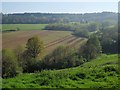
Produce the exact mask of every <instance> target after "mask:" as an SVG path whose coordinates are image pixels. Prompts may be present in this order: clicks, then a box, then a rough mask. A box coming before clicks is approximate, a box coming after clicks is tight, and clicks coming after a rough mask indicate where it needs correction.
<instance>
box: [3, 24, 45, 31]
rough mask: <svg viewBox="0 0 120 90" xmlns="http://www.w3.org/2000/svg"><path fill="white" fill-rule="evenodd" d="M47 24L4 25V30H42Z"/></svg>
mask: <svg viewBox="0 0 120 90" xmlns="http://www.w3.org/2000/svg"><path fill="white" fill-rule="evenodd" d="M46 25H47V24H2V30H3V31H5V30H41V29H43V28H44V27H45V26H46Z"/></svg>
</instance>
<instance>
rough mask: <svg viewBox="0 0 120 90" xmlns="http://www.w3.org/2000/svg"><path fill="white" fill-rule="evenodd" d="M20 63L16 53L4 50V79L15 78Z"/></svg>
mask: <svg viewBox="0 0 120 90" xmlns="http://www.w3.org/2000/svg"><path fill="white" fill-rule="evenodd" d="M18 70H20V69H19V68H18V63H17V58H16V56H15V53H14V52H13V51H12V50H11V49H3V50H2V77H3V78H7V77H14V76H16V74H17V73H18Z"/></svg>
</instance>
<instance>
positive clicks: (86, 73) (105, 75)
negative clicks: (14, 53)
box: [3, 55, 120, 88]
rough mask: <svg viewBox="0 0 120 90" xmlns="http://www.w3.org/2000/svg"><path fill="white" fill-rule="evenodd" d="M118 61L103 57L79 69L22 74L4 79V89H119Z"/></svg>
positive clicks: (112, 57) (114, 56) (113, 58)
mask: <svg viewBox="0 0 120 90" xmlns="http://www.w3.org/2000/svg"><path fill="white" fill-rule="evenodd" d="M117 61H118V60H117V55H102V56H101V57H100V58H97V59H95V60H92V61H90V62H87V63H85V64H83V65H81V66H79V67H74V68H69V69H61V70H45V71H42V72H40V73H39V72H37V73H31V74H21V75H18V76H16V77H15V78H10V79H3V88H10V87H11V88H24V87H31V88H32V87H33V88H35V87H36V88H38V87H40V88H52V87H59V88H76V87H77V88H90V87H91V88H98V87H107V88H111V87H118V78H120V76H119V74H118V69H117V68H118V66H117V64H116V63H117ZM105 68H106V69H105ZM105 70H106V71H105Z"/></svg>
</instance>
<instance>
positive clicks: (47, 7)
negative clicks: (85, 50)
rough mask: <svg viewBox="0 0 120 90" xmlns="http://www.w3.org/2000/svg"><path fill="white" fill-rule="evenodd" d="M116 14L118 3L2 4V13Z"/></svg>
mask: <svg viewBox="0 0 120 90" xmlns="http://www.w3.org/2000/svg"><path fill="white" fill-rule="evenodd" d="M103 11H108V12H118V2H2V12H3V13H24V12H41V13H92V12H103Z"/></svg>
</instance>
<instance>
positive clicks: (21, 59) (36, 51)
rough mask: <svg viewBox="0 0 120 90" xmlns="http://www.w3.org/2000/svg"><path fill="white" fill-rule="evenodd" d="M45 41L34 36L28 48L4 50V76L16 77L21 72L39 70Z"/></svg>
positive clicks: (27, 45)
mask: <svg viewBox="0 0 120 90" xmlns="http://www.w3.org/2000/svg"><path fill="white" fill-rule="evenodd" d="M43 48H44V47H43V42H42V41H41V40H40V39H39V38H38V37H32V38H30V39H29V40H28V42H27V44H26V49H23V48H22V47H18V48H17V49H16V50H15V51H13V50H11V49H3V50H2V70H3V72H2V77H3V78H7V77H14V76H15V75H16V74H17V73H21V72H34V71H36V70H39V69H40V68H39V65H38V64H40V63H41V61H40V60H39V55H40V54H42V50H43Z"/></svg>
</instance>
